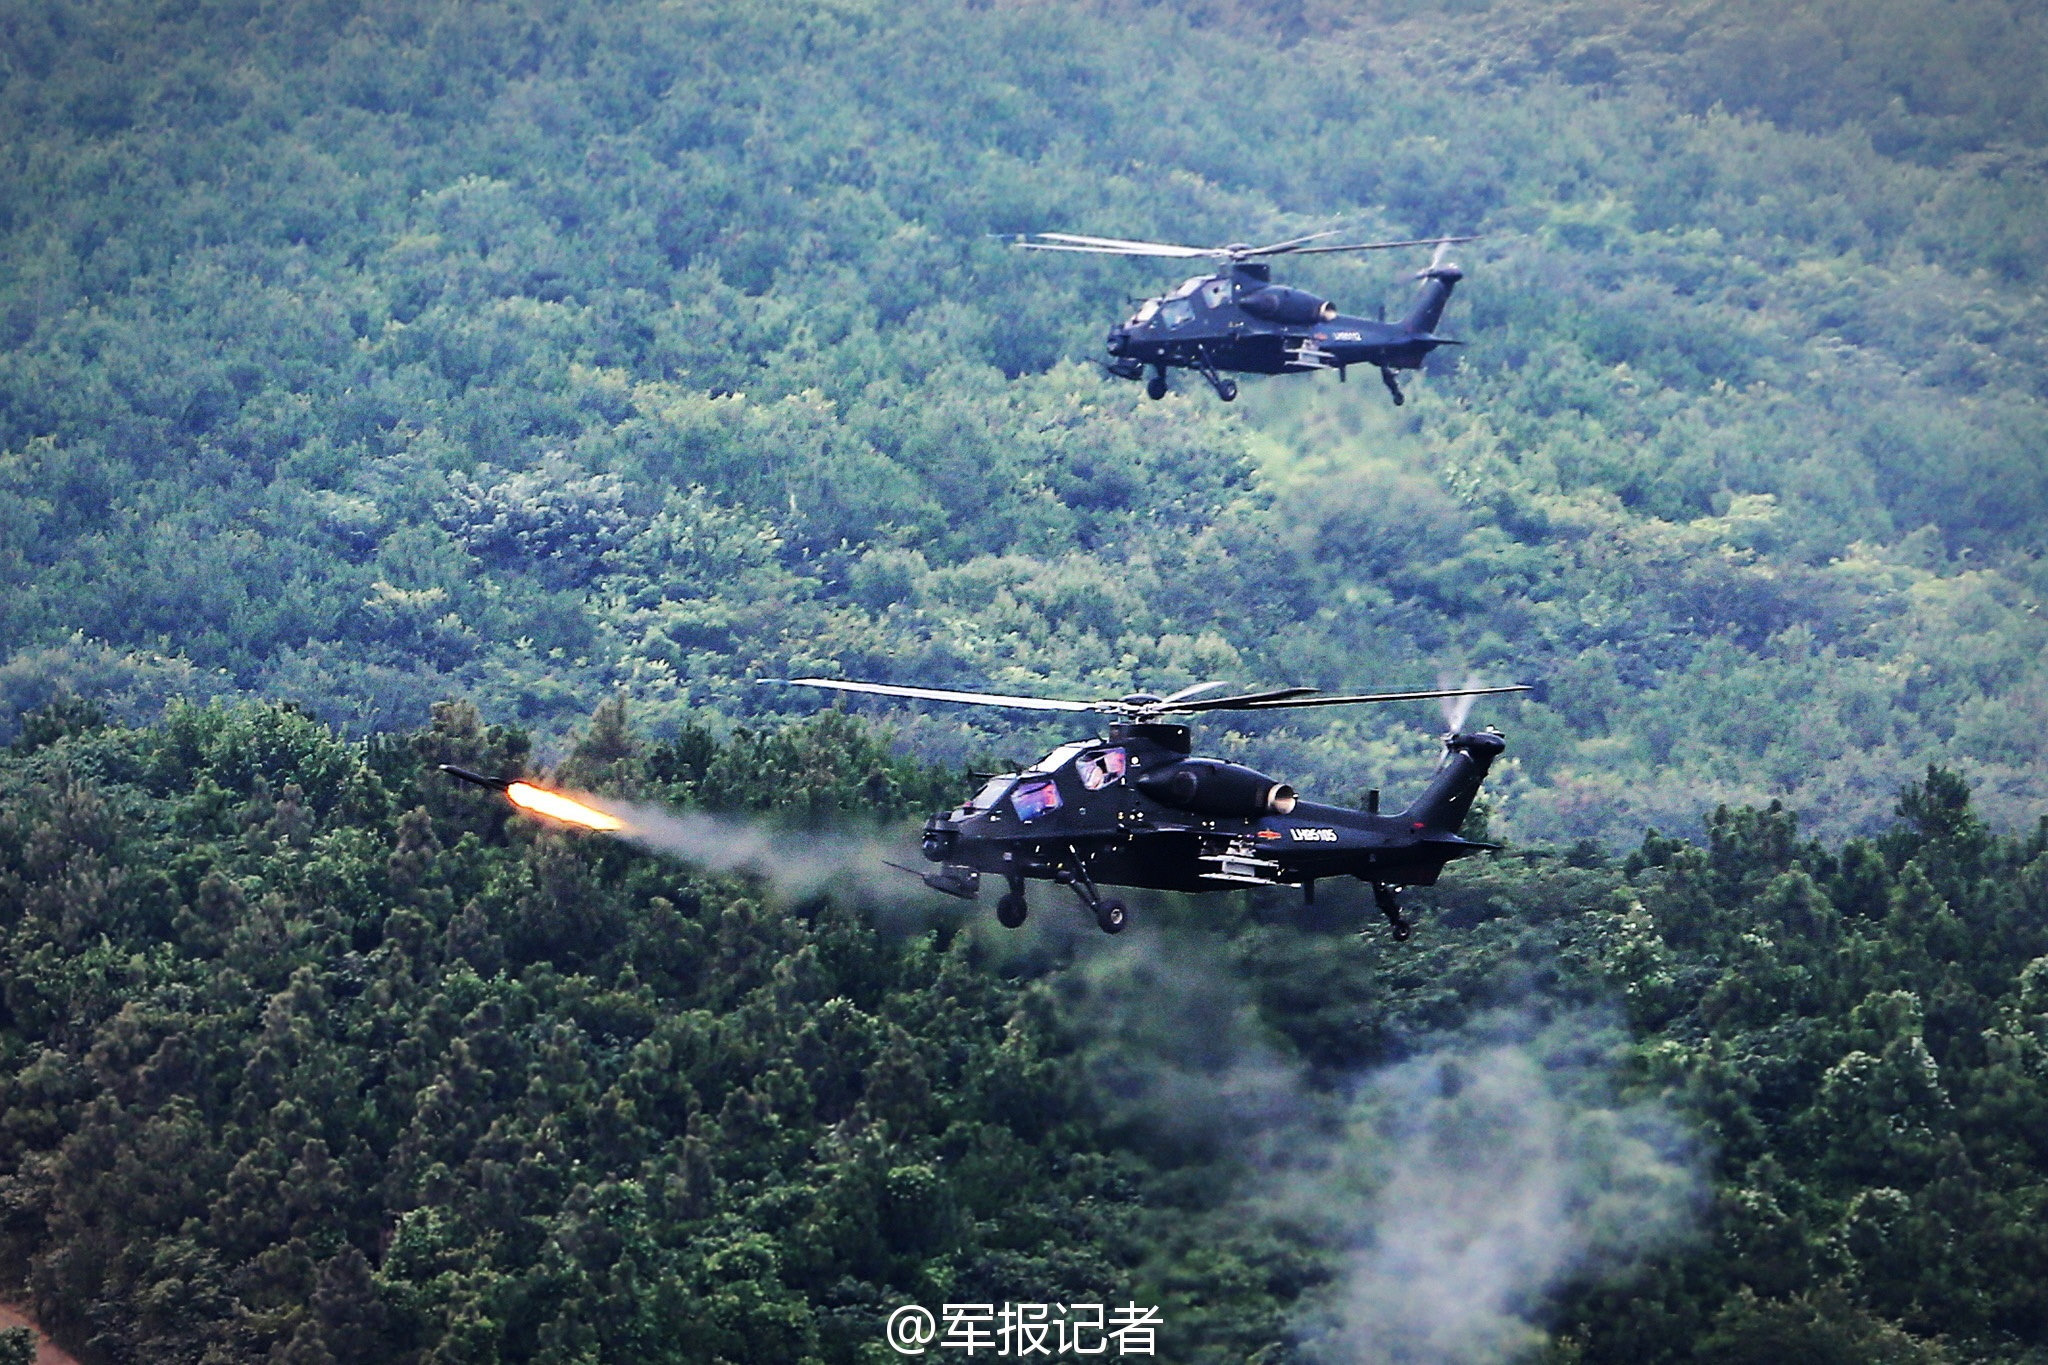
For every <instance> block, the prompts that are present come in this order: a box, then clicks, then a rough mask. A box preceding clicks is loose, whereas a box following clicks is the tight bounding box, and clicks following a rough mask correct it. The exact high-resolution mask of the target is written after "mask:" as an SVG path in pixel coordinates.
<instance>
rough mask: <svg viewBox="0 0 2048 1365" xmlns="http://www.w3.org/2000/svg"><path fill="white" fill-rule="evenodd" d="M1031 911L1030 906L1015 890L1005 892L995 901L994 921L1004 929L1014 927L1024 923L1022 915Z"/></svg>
mask: <svg viewBox="0 0 2048 1365" xmlns="http://www.w3.org/2000/svg"><path fill="white" fill-rule="evenodd" d="M1030 913H1031V907H1030V906H1028V905H1026V904H1025V903H1024V898H1023V897H1022V896H1019V895H1017V894H1016V893H1015V892H1010V893H1006V894H1005V895H1004V896H1003V898H1002V899H1001V900H999V901H997V902H996V923H997V924H1000V925H1002V926H1003V927H1004V928H1005V929H1015V928H1018V927H1019V926H1021V925H1022V924H1023V923H1024V917H1025V916H1027V915H1029V914H1030Z"/></svg>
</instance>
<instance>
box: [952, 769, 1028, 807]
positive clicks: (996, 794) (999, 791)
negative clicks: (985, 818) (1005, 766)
mask: <svg viewBox="0 0 2048 1365" xmlns="http://www.w3.org/2000/svg"><path fill="white" fill-rule="evenodd" d="M1016 781H1017V778H1016V776H1015V775H1014V774H1012V773H1003V774H1001V775H1000V776H997V777H991V778H990V779H989V780H988V782H987V783H986V784H985V785H984V786H983V787H982V789H981V790H980V791H978V792H976V793H975V794H974V797H973V799H972V800H970V801H969V802H968V803H967V805H966V806H965V807H964V809H966V810H970V811H986V810H993V809H995V804H996V802H998V801H1000V800H1002V799H1003V793H1004V792H1007V791H1008V790H1010V788H1011V786H1012V785H1014V784H1015V783H1016Z"/></svg>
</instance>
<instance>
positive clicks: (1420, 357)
mask: <svg viewBox="0 0 2048 1365" xmlns="http://www.w3.org/2000/svg"><path fill="white" fill-rule="evenodd" d="M1264 275H1265V272H1264V268H1263V267H1247V266H1242V265H1240V266H1238V267H1236V268H1235V269H1234V270H1233V271H1231V272H1229V273H1226V274H1217V275H1204V276H1197V277H1195V278H1194V279H1191V280H1188V281H1186V282H1185V283H1183V284H1182V285H1181V286H1180V287H1179V288H1178V289H1176V290H1174V291H1173V292H1171V293H1169V294H1163V295H1161V296H1160V297H1158V298H1154V299H1147V300H1146V301H1145V302H1144V303H1143V304H1142V305H1141V306H1140V307H1139V308H1138V310H1137V311H1136V312H1135V313H1133V314H1132V315H1131V316H1130V317H1129V318H1127V319H1125V320H1124V321H1123V322H1122V323H1119V324H1118V325H1117V326H1115V327H1113V328H1111V329H1110V332H1109V337H1108V347H1109V353H1110V355H1112V356H1113V357H1116V358H1117V360H1119V361H1121V362H1122V363H1123V364H1124V365H1126V366H1131V365H1139V366H1142V365H1162V366H1180V367H1187V368H1194V369H1210V368H1213V369H1215V370H1232V371H1237V372H1240V373H1246V374H1299V373H1304V372H1309V371H1314V370H1328V369H1344V368H1347V367H1349V366H1352V365H1372V366H1377V367H1380V368H1382V369H1404V370H1414V369H1420V368H1421V367H1422V364H1423V361H1424V359H1425V358H1426V357H1427V356H1428V355H1429V353H1430V352H1431V351H1433V350H1435V349H1436V348H1437V347H1439V346H1441V345H1444V344H1446V339H1445V338H1442V337H1438V336H1436V335H1434V334H1433V333H1431V332H1428V331H1418V330H1415V329H1413V328H1411V327H1409V326H1407V325H1405V324H1403V323H1393V322H1381V321H1377V320H1375V319H1372V318H1361V317H1352V316H1349V315H1347V314H1341V313H1338V312H1337V311H1336V309H1335V308H1334V307H1333V306H1331V305H1330V304H1328V303H1327V302H1326V301H1325V300H1322V299H1320V298H1317V297H1316V296H1314V295H1312V294H1308V293H1306V292H1304V291H1302V290H1298V289H1288V288H1285V287H1283V286H1276V285H1273V284H1271V283H1270V282H1269V281H1268V280H1267V279H1266V278H1265V277H1264Z"/></svg>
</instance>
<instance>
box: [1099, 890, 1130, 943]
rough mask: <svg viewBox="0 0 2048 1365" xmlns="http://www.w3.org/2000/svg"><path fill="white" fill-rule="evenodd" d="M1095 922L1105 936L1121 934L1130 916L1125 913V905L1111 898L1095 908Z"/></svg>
mask: <svg viewBox="0 0 2048 1365" xmlns="http://www.w3.org/2000/svg"><path fill="white" fill-rule="evenodd" d="M1095 922H1096V924H1098V925H1100V926H1101V927H1102V932H1103V933H1105V934H1121V933H1122V932H1123V931H1124V925H1125V924H1127V923H1129V922H1130V916H1129V915H1128V914H1127V913H1125V911H1124V903H1123V902H1122V901H1120V900H1117V899H1116V898H1115V897H1111V898H1110V899H1108V900H1106V901H1103V902H1101V903H1100V904H1098V905H1097V906H1096V907H1095Z"/></svg>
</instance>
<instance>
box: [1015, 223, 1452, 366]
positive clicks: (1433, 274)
mask: <svg viewBox="0 0 2048 1365" xmlns="http://www.w3.org/2000/svg"><path fill="white" fill-rule="evenodd" d="M1338 231H1339V229H1331V230H1330V231H1327V232H1315V233H1310V234H1309V235H1308V236H1306V237H1295V238H1291V239H1290V240H1288V241H1284V242H1273V243H1271V244H1270V245H1267V246H1251V245H1248V244H1245V243H1242V242H1237V243H1232V244H1231V245H1229V246H1216V247H1199V246H1176V245H1173V244H1172V243H1168V242H1133V241H1126V240H1124V239H1123V238H1119V237H1087V236H1083V235H1081V234H1079V233H1073V232H1039V233H1031V234H1026V235H1022V236H1015V237H1011V238H1009V240H1010V241H1011V242H1012V244H1013V245H1016V246H1020V247H1023V248H1024V249H1025V250H1027V251H1079V252H1088V253H1092V254H1095V255H1102V256H1153V257H1169V258H1175V259H1187V260H1197V259H1200V260H1220V261H1224V262H1227V264H1226V265H1225V267H1224V268H1223V269H1222V270H1220V271H1218V272H1217V273H1215V274H1213V275H1197V276H1195V277H1193V278H1192V279H1189V280H1187V281H1185V282H1184V283H1183V284H1182V285H1181V286H1180V287H1179V288H1178V289H1175V290H1174V291H1173V292H1171V293H1168V294H1161V295H1160V296H1159V297H1157V298H1151V299H1146V300H1145V301H1144V303H1142V304H1140V305H1139V307H1138V311H1137V312H1135V313H1133V314H1131V316H1130V317H1128V318H1126V319H1125V320H1124V321H1123V322H1122V323H1120V324H1118V325H1117V326H1115V327H1112V328H1110V329H1109V354H1110V357H1111V358H1110V360H1109V361H1108V363H1107V364H1106V365H1105V367H1104V368H1106V369H1107V370H1108V371H1109V372H1110V373H1111V374H1113V375H1115V376H1116V377H1117V378H1119V379H1139V378H1142V377H1143V376H1144V374H1145V370H1146V368H1147V367H1148V366H1149V367H1150V368H1151V370H1152V377H1151V378H1150V379H1148V380H1146V382H1145V392H1146V394H1147V395H1148V396H1150V397H1152V398H1164V397H1165V396H1166V372H1167V370H1168V369H1169V368H1174V367H1178V368H1181V369H1188V370H1194V371H1195V372H1196V373H1198V374H1200V375H1201V376H1202V377H1203V378H1204V379H1206V380H1208V381H1209V385H1210V387H1211V388H1213V389H1215V390H1216V396H1217V397H1218V398H1221V399H1222V400H1223V401H1224V402H1226V403H1228V402H1230V401H1231V400H1232V399H1234V398H1236V397H1237V381H1236V380H1235V379H1229V378H1226V377H1225V376H1224V371H1226V370H1229V371H1235V372H1237V373H1239V374H1306V373H1311V372H1313V371H1316V370H1335V371H1336V372H1337V378H1338V379H1339V380H1340V381H1341V380H1342V379H1343V378H1344V376H1345V371H1346V370H1347V369H1349V368H1350V367H1351V366H1353V365H1374V366H1377V367H1378V368H1379V372H1380V380H1381V382H1382V383H1384V384H1385V385H1386V386H1387V392H1388V393H1390V394H1392V395H1393V396H1394V402H1395V403H1396V404H1399V403H1400V402H1402V401H1403V400H1402V396H1401V384H1400V381H1399V380H1397V379H1396V378H1395V377H1394V371H1396V370H1419V369H1421V368H1422V362H1423V359H1424V358H1425V357H1426V356H1428V355H1429V353H1430V352H1431V351H1433V350H1435V349H1436V348H1437V347H1439V346H1458V345H1463V344H1464V343H1462V342H1460V341H1457V340H1456V339H1454V338H1451V337H1441V336H1438V335H1436V325H1437V322H1438V320H1439V319H1440V318H1442V317H1443V311H1444V304H1445V302H1446V301H1447V300H1449V298H1450V297H1451V290H1452V289H1453V288H1455V287H1456V286H1457V283H1458V281H1459V280H1462V279H1463V278H1465V272H1464V271H1462V270H1460V269H1459V268H1458V267H1457V266H1456V265H1454V264H1452V263H1451V262H1449V261H1447V260H1446V259H1445V257H1444V253H1445V252H1446V251H1447V250H1449V248H1450V247H1451V245H1452V244H1453V243H1457V242H1470V241H1475V240H1477V239H1476V238H1473V237H1423V238H1416V239H1413V240H1410V241H1402V242H1348V243H1343V244H1323V245H1317V243H1321V242H1323V239H1324V238H1326V237H1334V236H1336V235H1337V234H1338ZM1033 237H1036V238H1038V239H1039V240H1036V241H1034V240H1031V238H1033ZM1432 245H1433V246H1435V247H1436V252H1435V254H1434V255H1433V257H1432V258H1431V260H1430V263H1429V265H1428V266H1427V267H1425V268H1424V269H1423V270H1421V271H1420V272H1418V273H1417V275H1416V277H1415V278H1417V279H1419V280H1421V281H1422V288H1421V290H1420V291H1419V292H1418V293H1417V295H1416V298H1415V304H1414V306H1413V307H1412V308H1410V309H1409V310H1408V316H1406V317H1405V318H1402V319H1401V320H1400V321H1399V322H1382V321H1378V320H1375V319H1372V318H1355V317H1347V316H1345V315H1344V314H1342V313H1339V312H1338V311H1337V305H1335V304H1334V303H1331V302H1330V301H1329V300H1328V299H1325V298H1322V297H1321V296H1319V295H1316V294H1311V293H1309V292H1308V291H1307V290H1305V289H1294V288H1291V287H1289V286H1287V285H1281V284H1275V283H1273V268H1272V266H1271V264H1270V263H1269V262H1267V261H1266V260H1264V259H1260V258H1262V257H1271V256H1313V255H1319V254H1323V253H1327V252H1335V251H1388V250H1391V249H1393V248H1396V247H1414V246H1432Z"/></svg>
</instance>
